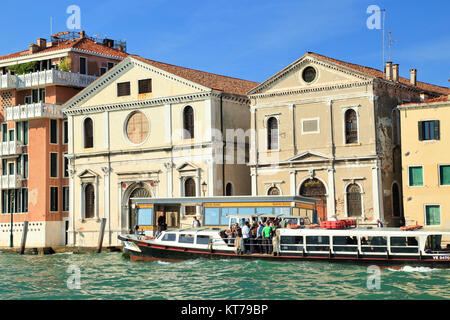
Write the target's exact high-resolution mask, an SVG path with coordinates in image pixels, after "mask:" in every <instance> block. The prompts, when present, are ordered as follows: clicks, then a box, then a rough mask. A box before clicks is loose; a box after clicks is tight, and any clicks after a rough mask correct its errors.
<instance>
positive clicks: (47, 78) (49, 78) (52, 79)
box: [0, 69, 97, 89]
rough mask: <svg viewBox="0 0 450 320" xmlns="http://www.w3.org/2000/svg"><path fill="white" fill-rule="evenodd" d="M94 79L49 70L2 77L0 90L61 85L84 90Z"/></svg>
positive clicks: (93, 77) (77, 74)
mask: <svg viewBox="0 0 450 320" xmlns="http://www.w3.org/2000/svg"><path fill="white" fill-rule="evenodd" d="M95 79H97V76H90V75H87V74H79V73H75V72H67V71H61V70H55V69H51V70H45V71H37V72H31V73H27V74H22V75H19V76H16V75H10V74H5V75H2V76H1V77H0V88H2V89H14V88H15V89H23V88H31V87H38V86H44V85H48V84H62V85H67V86H74V87H82V88H84V87H87V86H88V85H90V84H91V83H92V82H93V81H95Z"/></svg>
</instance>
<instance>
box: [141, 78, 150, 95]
mask: <svg viewBox="0 0 450 320" xmlns="http://www.w3.org/2000/svg"><path fill="white" fill-rule="evenodd" d="M150 92H152V79H144V80H139V93H150Z"/></svg>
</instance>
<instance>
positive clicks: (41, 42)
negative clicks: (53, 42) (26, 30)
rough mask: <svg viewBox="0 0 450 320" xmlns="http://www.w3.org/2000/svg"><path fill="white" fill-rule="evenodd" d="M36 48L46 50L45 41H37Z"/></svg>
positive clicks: (40, 39) (42, 39)
mask: <svg viewBox="0 0 450 320" xmlns="http://www.w3.org/2000/svg"><path fill="white" fill-rule="evenodd" d="M37 46H38V47H39V50H43V49H45V48H47V39H44V38H39V39H37Z"/></svg>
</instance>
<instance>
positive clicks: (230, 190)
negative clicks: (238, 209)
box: [225, 182, 233, 197]
mask: <svg viewBox="0 0 450 320" xmlns="http://www.w3.org/2000/svg"><path fill="white" fill-rule="evenodd" d="M225 195H226V196H227V197H229V196H232V195H233V185H232V184H231V182H228V183H227V186H226V187H225Z"/></svg>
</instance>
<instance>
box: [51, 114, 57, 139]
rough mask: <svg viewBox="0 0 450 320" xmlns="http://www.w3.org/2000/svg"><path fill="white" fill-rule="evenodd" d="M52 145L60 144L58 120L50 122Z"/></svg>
mask: <svg viewBox="0 0 450 320" xmlns="http://www.w3.org/2000/svg"><path fill="white" fill-rule="evenodd" d="M50 143H54V144H56V143H58V120H53V119H52V120H50Z"/></svg>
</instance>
